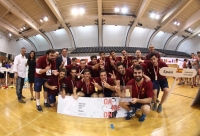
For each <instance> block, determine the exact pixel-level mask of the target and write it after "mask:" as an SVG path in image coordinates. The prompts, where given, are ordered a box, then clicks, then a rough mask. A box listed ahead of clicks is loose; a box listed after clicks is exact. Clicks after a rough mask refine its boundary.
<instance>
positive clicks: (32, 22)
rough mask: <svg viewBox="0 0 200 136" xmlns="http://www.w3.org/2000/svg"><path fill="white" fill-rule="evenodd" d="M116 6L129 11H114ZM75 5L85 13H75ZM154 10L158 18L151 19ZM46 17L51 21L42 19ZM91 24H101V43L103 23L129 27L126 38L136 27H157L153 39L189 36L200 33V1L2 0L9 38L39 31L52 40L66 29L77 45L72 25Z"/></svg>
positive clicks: (1, 24) (0, 12)
mask: <svg viewBox="0 0 200 136" xmlns="http://www.w3.org/2000/svg"><path fill="white" fill-rule="evenodd" d="M116 7H118V8H127V13H126V14H123V13H120V12H119V13H115V11H114V9H115V8H116ZM73 8H84V9H85V14H84V15H76V16H74V15H72V12H71V11H72V9H73ZM152 12H154V13H155V14H157V15H159V19H152V18H151V17H150V13H152ZM45 16H46V17H48V21H43V22H40V19H43V18H44V17H45ZM175 21H177V23H180V25H179V26H176V25H174V22H175ZM89 25H97V26H98V33H99V34H98V38H99V41H100V43H99V44H100V45H101V44H102V43H101V40H100V39H101V38H102V36H101V35H102V26H103V25H120V26H130V28H129V31H128V33H127V39H130V37H131V33H132V31H133V30H134V29H135V27H143V28H148V29H153V30H156V31H155V33H154V34H153V35H152V37H151V38H150V41H152V40H153V38H154V37H155V35H156V34H157V33H159V32H160V31H163V32H167V33H170V34H173V36H172V37H175V36H180V37H183V38H187V39H188V38H192V37H193V36H196V35H198V34H199V33H200V0H0V31H1V32H3V33H4V35H5V36H6V37H8V38H10V39H16V40H17V39H19V38H28V37H32V36H34V35H38V34H40V35H41V36H42V37H44V39H45V40H46V41H47V42H48V43H49V39H48V37H46V35H45V33H47V32H51V31H54V30H57V29H59V28H63V29H65V31H66V32H67V33H68V35H69V38H70V41H71V43H72V44H74V42H73V40H74V39H73V34H72V33H71V32H70V27H77V26H89ZM23 27H24V29H22V28H23ZM189 28H190V29H191V30H192V31H189ZM9 33H11V34H12V36H11V37H10V36H9Z"/></svg>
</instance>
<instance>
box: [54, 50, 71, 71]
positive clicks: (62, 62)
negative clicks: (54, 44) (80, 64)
mask: <svg viewBox="0 0 200 136" xmlns="http://www.w3.org/2000/svg"><path fill="white" fill-rule="evenodd" d="M69 64H71V59H70V58H69V57H67V48H63V49H62V51H61V56H60V57H57V58H56V69H57V70H59V68H63V67H65V66H67V65H69Z"/></svg>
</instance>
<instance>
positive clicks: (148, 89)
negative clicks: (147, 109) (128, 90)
mask: <svg viewBox="0 0 200 136" xmlns="http://www.w3.org/2000/svg"><path fill="white" fill-rule="evenodd" d="M126 85H127V86H131V87H132V98H138V99H144V98H152V97H153V85H152V82H151V81H145V79H144V81H143V83H142V85H141V86H137V85H136V83H135V79H132V80H130V81H129V82H128V83H127V84H126Z"/></svg>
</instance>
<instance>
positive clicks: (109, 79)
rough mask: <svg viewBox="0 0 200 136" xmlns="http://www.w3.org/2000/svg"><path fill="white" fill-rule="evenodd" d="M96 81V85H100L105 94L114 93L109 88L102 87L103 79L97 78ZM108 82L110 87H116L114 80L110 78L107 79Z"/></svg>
mask: <svg viewBox="0 0 200 136" xmlns="http://www.w3.org/2000/svg"><path fill="white" fill-rule="evenodd" d="M94 80H95V82H96V83H98V84H99V85H100V86H101V87H102V88H103V90H102V91H103V93H104V92H110V91H112V90H110V89H108V88H105V87H104V86H103V85H102V82H101V78H100V77H96V78H94ZM106 82H107V83H108V84H109V85H110V86H114V85H115V83H114V80H113V79H111V78H109V77H107V80H106Z"/></svg>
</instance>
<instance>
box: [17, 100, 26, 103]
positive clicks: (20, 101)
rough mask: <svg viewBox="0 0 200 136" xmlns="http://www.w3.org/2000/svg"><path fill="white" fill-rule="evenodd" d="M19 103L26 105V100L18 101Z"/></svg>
mask: <svg viewBox="0 0 200 136" xmlns="http://www.w3.org/2000/svg"><path fill="white" fill-rule="evenodd" d="M18 102H19V103H26V102H25V101H24V100H22V99H21V100H18Z"/></svg>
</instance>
